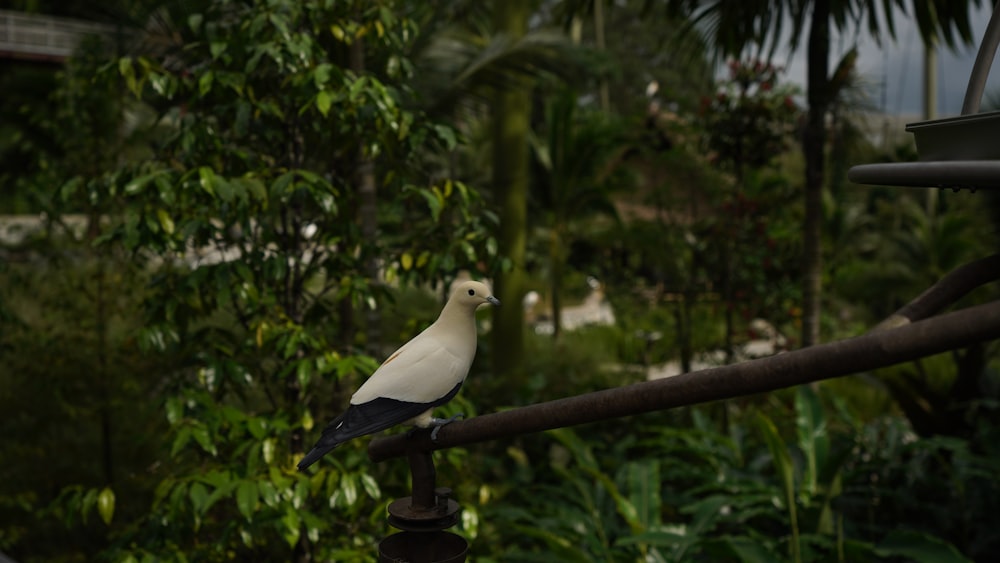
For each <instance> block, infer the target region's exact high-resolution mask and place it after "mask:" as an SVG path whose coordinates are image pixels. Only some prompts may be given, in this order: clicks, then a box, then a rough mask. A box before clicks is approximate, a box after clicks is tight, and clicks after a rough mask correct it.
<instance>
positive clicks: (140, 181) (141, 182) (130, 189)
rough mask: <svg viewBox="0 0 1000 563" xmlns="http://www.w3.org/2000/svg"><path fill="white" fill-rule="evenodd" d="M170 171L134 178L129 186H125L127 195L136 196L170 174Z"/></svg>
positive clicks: (160, 171)
mask: <svg viewBox="0 0 1000 563" xmlns="http://www.w3.org/2000/svg"><path fill="white" fill-rule="evenodd" d="M169 172H170V171H169V170H157V171H156V172H150V173H149V174H143V175H142V176H139V177H138V178H132V179H131V180H130V181H129V182H128V183H127V184H125V189H124V191H125V194H126V195H135V194H137V193H139V192H141V191H142V190H143V188H145V187H146V186H147V185H148V184H149V183H150V182H151V181H153V180H154V179H156V178H157V177H158V176H162V175H164V174H167V173H169Z"/></svg>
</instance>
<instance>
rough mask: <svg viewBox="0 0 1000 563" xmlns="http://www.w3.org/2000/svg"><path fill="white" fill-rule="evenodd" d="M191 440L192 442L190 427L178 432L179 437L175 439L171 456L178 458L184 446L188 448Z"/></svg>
mask: <svg viewBox="0 0 1000 563" xmlns="http://www.w3.org/2000/svg"><path fill="white" fill-rule="evenodd" d="M190 440H191V427H190V426H185V427H183V428H181V429H180V430H178V431H177V437H176V438H174V444H173V446H171V448H170V455H171V456H172V457H177V454H178V453H180V451H181V449H183V448H184V446H186V445H187V443H188V442H189V441H190Z"/></svg>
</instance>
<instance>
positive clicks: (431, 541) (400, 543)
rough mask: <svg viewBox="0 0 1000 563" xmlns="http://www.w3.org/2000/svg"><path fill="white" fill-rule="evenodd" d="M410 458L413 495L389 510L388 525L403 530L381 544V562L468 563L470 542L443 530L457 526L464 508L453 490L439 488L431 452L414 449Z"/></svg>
mask: <svg viewBox="0 0 1000 563" xmlns="http://www.w3.org/2000/svg"><path fill="white" fill-rule="evenodd" d="M438 428H440V426H437V427H435V430H437V429H438ZM407 459H408V461H409V463H410V475H411V478H412V481H413V482H412V487H413V490H412V494H411V496H408V497H404V498H401V499H397V500H395V501H393V502H392V503H390V504H389V508H388V510H389V517H388V520H389V524H390V525H392V526H393V527H396V528H399V529H400V530H403V531H402V532H400V533H398V534H393V535H391V536H388V537H387V538H385V539H383V540H382V541H381V542H380V543H379V561H409V562H412V563H424V562H432V561H435V562H437V561H449V562H454V561H465V556H466V553H467V552H468V549H469V543H468V542H467V541H465V539H464V538H463V537H461V536H459V535H456V534H452V533H450V532H445V531H444V530H446V529H447V528H450V527H452V526H454V525H455V524H457V523H458V520H459V517H460V514H461V507H460V506H459V505H458V503H457V502H455V501H454V500H453V499H452V498H451V489H449V488H446V487H438V486H437V484H436V480H437V470H436V469H435V468H434V459H433V458H432V457H431V450H426V449H418V448H417V447H414V448H412V449H410V451H409V452H408V453H407Z"/></svg>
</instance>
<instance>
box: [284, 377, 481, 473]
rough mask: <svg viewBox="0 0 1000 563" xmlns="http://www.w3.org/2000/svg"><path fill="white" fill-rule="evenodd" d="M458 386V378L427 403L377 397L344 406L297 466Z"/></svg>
mask: <svg viewBox="0 0 1000 563" xmlns="http://www.w3.org/2000/svg"><path fill="white" fill-rule="evenodd" d="M461 387H462V383H461V382H459V384H458V385H456V386H455V387H454V388H453V389H452V390H451V391H449V392H448V394H447V395H445V396H444V397H441V398H440V399H437V400H435V401H432V402H430V403H410V402H408V401H400V400H397V399H387V398H385V397H379V398H377V399H374V400H372V401H368V402H367V403H364V404H361V405H350V406H348V407H347V411H346V412H344V414H342V415H340V416H338V417H337V418H335V419H333V420H332V421H331V422H330V424H327V425H326V428H324V429H323V435H322V436H321V437H320V439H319V441H317V442H316V445H315V446H313V449H312V450H311V451H310V452H309V453H308V454H306V456H305V457H304V458H302V461H300V462H299V466H298V467H299V470H303V469H305V468H307V467H309V466H310V465H312V464H313V463H316V460H318V459H319V458H321V457H323V456H324V455H325V454H326V453H327V452H329V451H330V450H332V449H333V448H336V447H337V446H339V445H340V444H342V443H344V442H346V441H348V440H350V439H352V438H357V437H359V436H364V435H366V434H374V433H375V432H379V431H382V430H385V429H386V428H391V427H393V426H396V425H397V424H401V423H403V422H406V421H407V420H410V419H411V418H413V417H415V416H417V415H420V414H421V413H423V412H425V411H427V409H432V408H434V407H436V406H438V405H443V404H444V403H447V402H448V401H450V400H451V399H452V397H454V396H455V395H456V394H458V390H459V389H460V388H461Z"/></svg>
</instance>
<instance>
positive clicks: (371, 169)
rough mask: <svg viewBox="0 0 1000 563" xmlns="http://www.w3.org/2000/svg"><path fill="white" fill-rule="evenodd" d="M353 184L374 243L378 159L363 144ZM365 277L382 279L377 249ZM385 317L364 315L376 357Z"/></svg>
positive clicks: (360, 66)
mask: <svg viewBox="0 0 1000 563" xmlns="http://www.w3.org/2000/svg"><path fill="white" fill-rule="evenodd" d="M350 64H351V70H353V71H354V73H355V74H357V75H358V76H360V75H361V74H363V73H364V72H365V46H364V42H363V41H362V40H361V39H360V38H359V39H355V40H354V42H353V43H351V51H350ZM354 186H355V189H357V190H358V198H359V200H360V202H359V207H358V218H359V221H360V222H361V238H362V240H364V241H366V242H367V243H368V244H369V245H372V246H375V242H376V238H377V236H378V206H377V195H378V193H377V191H376V189H377V187H376V185H375V163H374V161H373V160H372V157H371V156H370V155H369V154H367V153H366V152H365V148H364V146H362V147H359V148H358V156H357V163H356V168H355V169H354ZM364 272H365V277H366V278H368V283H370V284H372V285H373V286H375V285H377V284H378V283H379V281H380V280H379V265H378V258H377V254H376V253H375V252H369V253H368V256H367V257H366V258H365V262H364ZM381 322H382V318H381V315H380V314H379V310H378V308H372V307H369V308H368V309H367V314H366V316H365V325H367V326H366V335H367V343H368V346H367V348H368V351H369V352H370V353H372V354H374V355H375V356H376V357H378V356H381V350H380V349H379V348H380V347H381V344H382V330H381Z"/></svg>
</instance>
